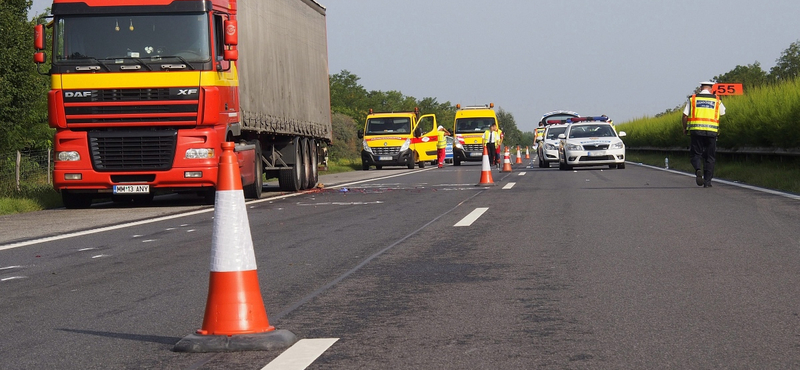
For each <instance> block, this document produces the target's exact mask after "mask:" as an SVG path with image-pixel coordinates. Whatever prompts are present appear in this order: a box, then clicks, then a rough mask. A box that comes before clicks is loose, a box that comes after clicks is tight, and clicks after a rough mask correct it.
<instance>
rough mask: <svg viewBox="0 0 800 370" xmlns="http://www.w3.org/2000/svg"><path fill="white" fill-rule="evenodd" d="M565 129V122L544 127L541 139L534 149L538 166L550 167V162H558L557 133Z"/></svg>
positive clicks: (559, 133) (561, 132)
mask: <svg viewBox="0 0 800 370" xmlns="http://www.w3.org/2000/svg"><path fill="white" fill-rule="evenodd" d="M565 131H567V125H566V124H551V125H548V126H547V127H546V128H545V130H544V135H543V136H542V140H541V141H540V142H539V147H538V148H537V149H536V150H537V153H536V154H537V155H536V157H538V158H539V167H541V168H550V163H553V162H558V140H559V139H558V135H561V134H563V133H564V132H565Z"/></svg>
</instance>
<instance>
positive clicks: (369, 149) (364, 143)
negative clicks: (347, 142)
mask: <svg viewBox="0 0 800 370" xmlns="http://www.w3.org/2000/svg"><path fill="white" fill-rule="evenodd" d="M361 145H362V146H363V147H364V151H365V152H367V153H369V154H375V153H373V152H372V148H370V147H369V145H367V141H366V140H362V141H361Z"/></svg>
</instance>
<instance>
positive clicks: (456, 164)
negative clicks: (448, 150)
mask: <svg viewBox="0 0 800 370" xmlns="http://www.w3.org/2000/svg"><path fill="white" fill-rule="evenodd" d="M460 165H461V161H460V160H458V159H455V158H453V166H460Z"/></svg>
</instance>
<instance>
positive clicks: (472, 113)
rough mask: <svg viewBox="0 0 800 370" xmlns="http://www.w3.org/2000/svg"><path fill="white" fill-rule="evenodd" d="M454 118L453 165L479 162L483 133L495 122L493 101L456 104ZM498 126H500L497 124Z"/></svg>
mask: <svg viewBox="0 0 800 370" xmlns="http://www.w3.org/2000/svg"><path fill="white" fill-rule="evenodd" d="M456 109H458V110H457V111H456V118H455V121H454V123H453V135H455V137H456V140H455V141H454V143H453V165H455V166H460V165H461V162H464V161H468V162H480V161H481V160H482V159H483V133H484V132H486V130H488V129H489V127H490V126H491V125H492V124H493V123H497V114H495V112H494V103H489V104H488V105H479V106H465V107H461V104H456ZM498 128H500V126H499V125H498Z"/></svg>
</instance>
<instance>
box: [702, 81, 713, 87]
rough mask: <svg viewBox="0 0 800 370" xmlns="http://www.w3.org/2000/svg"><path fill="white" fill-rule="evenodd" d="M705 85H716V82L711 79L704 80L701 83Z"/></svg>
mask: <svg viewBox="0 0 800 370" xmlns="http://www.w3.org/2000/svg"><path fill="white" fill-rule="evenodd" d="M703 85H708V86H714V83H713V82H711V81H703V82H701V83H700V86H703Z"/></svg>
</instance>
